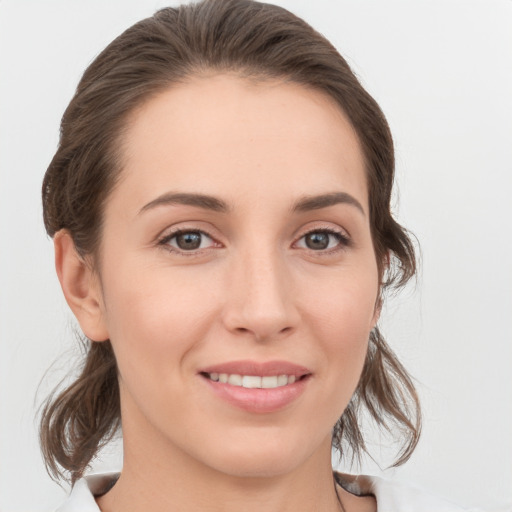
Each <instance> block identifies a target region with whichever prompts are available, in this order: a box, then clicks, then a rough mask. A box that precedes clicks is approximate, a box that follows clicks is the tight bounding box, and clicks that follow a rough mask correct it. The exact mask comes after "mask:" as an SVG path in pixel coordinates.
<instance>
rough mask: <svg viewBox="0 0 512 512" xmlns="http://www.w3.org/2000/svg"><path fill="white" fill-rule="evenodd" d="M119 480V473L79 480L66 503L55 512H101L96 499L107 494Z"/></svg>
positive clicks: (103, 474)
mask: <svg viewBox="0 0 512 512" xmlns="http://www.w3.org/2000/svg"><path fill="white" fill-rule="evenodd" d="M118 478H119V473H102V474H98V475H89V476H86V477H84V478H81V479H80V480H77V482H76V483H75V485H74V486H73V489H71V493H70V495H69V496H68V498H67V499H66V501H65V502H64V503H63V504H62V505H61V506H60V507H59V508H58V509H57V510H56V511H55V512H101V511H100V509H99V507H98V505H97V504H96V500H95V499H94V497H95V496H100V495H101V494H104V493H106V492H107V491H108V490H109V489H110V488H111V487H112V486H113V485H114V484H115V483H116V481H117V479H118Z"/></svg>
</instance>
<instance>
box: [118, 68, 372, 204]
mask: <svg viewBox="0 0 512 512" xmlns="http://www.w3.org/2000/svg"><path fill="white" fill-rule="evenodd" d="M123 155H124V168H123V180H122V181H126V182H129V183H130V184H131V186H132V187H133V188H134V189H136V190H134V192H136V194H135V195H136V196H137V200H138V201H144V200H147V199H148V200H150V199H151V196H154V195H155V194H157V193H159V194H161V193H162V192H164V191H166V189H169V188H172V189H177V190H181V189H186V190H189V189H190V188H193V189H194V191H196V192H203V193H212V194H215V195H230V194H232V195H233V194H234V195H237V196H238V197H239V198H242V197H243V196H244V194H246V193H248V192H251V193H252V194H253V195H254V194H258V193H260V194H262V195H263V196H265V195H268V194H271V193H272V192H273V191H275V190H278V189H279V188H281V187H285V188H286V190H287V192H289V193H290V194H291V195H294V194H295V195H304V193H305V192H307V193H309V194H312V195H313V194H316V193H325V192H326V191H329V190H330V189H340V188H341V189H343V190H345V191H346V192H350V193H352V194H355V195H356V196H358V198H359V200H360V201H361V202H362V203H363V204H365V203H366V202H367V199H366V195H367V194H366V179H365V170H364V158H363V155H362V151H361V147H360V144H359V141H358V138H357V135H356V133H355V131H354V129H353V127H352V125H351V124H350V122H349V121H348V119H347V117H346V116H345V114H344V113H343V111H342V110H341V108H340V107H339V106H338V105H337V104H336V102H335V101H334V100H333V99H332V98H331V97H329V96H328V95H326V94H325V93H322V92H320V91H317V90H313V89H310V88H306V87H304V86H301V85H299V84H296V83H289V82H283V81H277V80H265V81H257V82H255V81H249V80H246V79H244V78H240V77H238V76H232V75H215V76H208V77H196V78H193V79H191V80H190V81H188V82H187V83H184V84H179V85H176V86H172V87H170V88H169V89H167V90H165V91H163V92H161V93H160V94H158V95H157V96H155V97H153V98H151V99H150V100H148V101H147V102H146V103H144V104H143V105H142V106H141V107H139V108H138V109H137V110H136V111H135V112H134V113H133V114H132V116H131V117H130V119H129V122H128V126H127V130H126V132H125V136H124V143H123ZM142 196H144V197H142Z"/></svg>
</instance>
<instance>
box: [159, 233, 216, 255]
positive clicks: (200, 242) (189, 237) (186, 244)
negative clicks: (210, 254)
mask: <svg viewBox="0 0 512 512" xmlns="http://www.w3.org/2000/svg"><path fill="white" fill-rule="evenodd" d="M161 243H162V244H166V245H170V246H171V247H174V248H175V249H178V250H180V251H195V250H197V249H205V248H207V247H211V246H212V245H213V243H214V242H213V240H212V239H211V238H210V237H209V236H208V235H207V234H206V233H203V232H202V231H180V232H178V233H174V234H172V235H170V236H168V237H166V238H165V239H164V240H162V242H161Z"/></svg>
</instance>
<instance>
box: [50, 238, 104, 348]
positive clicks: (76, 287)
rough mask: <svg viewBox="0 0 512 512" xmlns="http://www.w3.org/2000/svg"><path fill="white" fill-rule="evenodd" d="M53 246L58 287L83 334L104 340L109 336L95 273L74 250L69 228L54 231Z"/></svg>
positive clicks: (99, 287) (91, 338)
mask: <svg viewBox="0 0 512 512" xmlns="http://www.w3.org/2000/svg"><path fill="white" fill-rule="evenodd" d="M53 245H54V248H55V269H56V270H57V276H58V277H59V281H60V286H61V288H62V291H63V293H64V297H65V298H66V301H67V303H68V305H69V307H70V308H71V310H72V311H73V314H74V315H75V317H76V319H77V320H78V323H79V324H80V327H81V328H82V331H83V333H84V334H85V335H86V336H87V337H88V338H89V339H90V340H92V341H105V340H107V339H108V338H109V335H108V331H107V327H106V323H105V314H104V306H103V300H102V295H101V286H100V282H99V279H98V276H97V275H96V274H95V273H94V272H93V270H92V266H91V265H90V264H88V263H87V262H86V261H85V260H84V258H82V257H81V256H80V255H79V254H78V253H77V251H76V248H75V243H74V242H73V238H72V237H71V234H70V233H69V231H67V230H65V229H62V230H60V231H58V232H57V233H56V234H55V236H54V238H53Z"/></svg>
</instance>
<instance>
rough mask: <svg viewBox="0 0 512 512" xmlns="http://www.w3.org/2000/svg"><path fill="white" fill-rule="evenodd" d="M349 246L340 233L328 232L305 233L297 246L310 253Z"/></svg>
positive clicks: (347, 240)
mask: <svg viewBox="0 0 512 512" xmlns="http://www.w3.org/2000/svg"><path fill="white" fill-rule="evenodd" d="M349 244H350V241H349V239H348V238H347V237H346V236H344V235H342V234H341V233H337V232H336V231H330V230H319V231H310V232H309V233H306V234H305V235H304V236H303V237H302V238H300V239H299V241H298V243H297V246H298V247H301V248H302V249H310V250H312V251H325V250H326V249H327V250H328V249H335V248H336V247H340V248H341V247H345V246H347V245H349Z"/></svg>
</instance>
